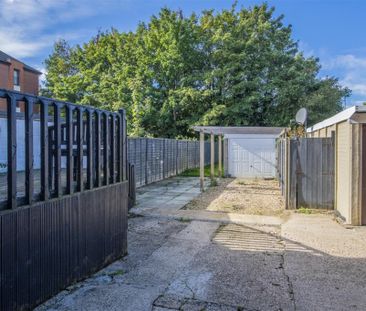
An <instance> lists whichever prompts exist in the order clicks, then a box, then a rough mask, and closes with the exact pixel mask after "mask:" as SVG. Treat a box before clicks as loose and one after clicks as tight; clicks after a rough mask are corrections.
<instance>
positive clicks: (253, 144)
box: [228, 138, 276, 178]
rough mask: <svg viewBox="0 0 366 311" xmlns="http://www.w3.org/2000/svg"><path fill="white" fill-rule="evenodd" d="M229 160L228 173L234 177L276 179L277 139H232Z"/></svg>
mask: <svg viewBox="0 0 366 311" xmlns="http://www.w3.org/2000/svg"><path fill="white" fill-rule="evenodd" d="M228 160H229V161H228V162H229V165H228V166H229V167H228V172H229V174H230V175H231V176H233V177H246V178H253V177H275V176H276V147H275V139H273V138H258V139H256V138H230V139H229V145H228Z"/></svg>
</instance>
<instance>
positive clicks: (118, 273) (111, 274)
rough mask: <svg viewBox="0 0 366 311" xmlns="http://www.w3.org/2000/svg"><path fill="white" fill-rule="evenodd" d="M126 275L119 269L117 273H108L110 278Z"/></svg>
mask: <svg viewBox="0 0 366 311" xmlns="http://www.w3.org/2000/svg"><path fill="white" fill-rule="evenodd" d="M125 273H126V271H125V270H123V269H118V270H116V271H112V272H111V273H108V275H109V276H112V277H113V276H118V275H124V274H125Z"/></svg>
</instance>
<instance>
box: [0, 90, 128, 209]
mask: <svg viewBox="0 0 366 311" xmlns="http://www.w3.org/2000/svg"><path fill="white" fill-rule="evenodd" d="M1 98H3V99H5V100H6V103H7V105H6V106H7V111H6V114H7V116H6V119H7V121H6V122H7V148H6V150H7V161H6V168H7V170H6V174H7V176H6V181H7V189H6V194H5V196H6V198H5V200H4V199H3V200H2V202H0V209H14V208H16V207H17V206H20V205H30V204H32V203H34V202H37V201H46V200H48V199H50V198H59V197H61V196H63V195H66V194H73V193H75V192H82V191H84V190H90V189H93V188H98V187H101V186H106V185H110V184H114V183H117V182H121V181H124V180H126V177H127V170H128V167H127V136H126V115H125V111H124V110H120V111H119V112H110V111H106V110H101V109H97V108H95V107H90V106H81V105H76V104H72V103H68V102H63V101H59V100H54V99H50V98H45V97H41V96H33V95H29V94H25V93H20V92H15V91H9V90H4V89H0V99H1ZM19 106H21V107H22V110H23V113H24V120H22V122H24V126H21V127H19V126H17V121H19V120H17V114H19V112H17V107H18V108H19ZM18 110H19V109H18ZM38 113H39V118H38V117H37V122H39V131H40V133H38V134H39V135H34V134H35V133H34V121H35V118H34V116H35V115H36V114H37V115H38ZM19 130H22V131H23V130H24V141H19V135H17V131H19ZM18 134H19V133H18ZM22 137H23V136H22ZM35 137H37V138H38V137H39V139H40V141H39V144H40V154H39V156H40V161H39V162H40V167H37V168H35V167H34V157H35V155H34V143H35V142H34V139H35ZM37 143H38V142H37ZM20 146H22V148H23V147H24V161H25V165H24V171H22V174H24V178H18V177H19V176H18V175H19V174H20V172H19V170H17V158H18V157H19V154H18V152H19V151H18V150H19V148H20ZM22 148H21V149H22ZM35 171H37V176H35ZM36 179H37V180H36ZM35 181H37V183H39V184H40V187H39V191H38V192H37V191H35V190H34V184H35ZM19 189H21V191H19Z"/></svg>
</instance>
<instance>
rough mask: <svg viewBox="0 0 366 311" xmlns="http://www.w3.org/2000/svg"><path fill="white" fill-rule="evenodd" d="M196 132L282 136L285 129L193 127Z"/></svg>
mask: <svg viewBox="0 0 366 311" xmlns="http://www.w3.org/2000/svg"><path fill="white" fill-rule="evenodd" d="M192 129H193V130H194V131H196V132H201V131H203V132H204V133H205V134H214V135H226V134H274V135H280V133H281V132H282V130H283V129H284V128H283V127H267V126H193V127H192Z"/></svg>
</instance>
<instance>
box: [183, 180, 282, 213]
mask: <svg viewBox="0 0 366 311" xmlns="http://www.w3.org/2000/svg"><path fill="white" fill-rule="evenodd" d="M185 209H193V210H209V211H220V212H231V213H239V214H252V215H268V216H287V215H288V214H289V212H288V211H285V210H284V201H283V198H282V196H281V193H280V189H279V187H278V182H277V181H276V180H264V179H250V180H249V179H233V178H224V179H221V180H219V181H218V185H217V186H215V187H210V188H209V189H208V190H207V191H206V192H204V193H203V194H201V195H200V196H199V197H197V198H195V199H194V200H192V201H191V202H190V203H188V204H187V205H186V206H185Z"/></svg>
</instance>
